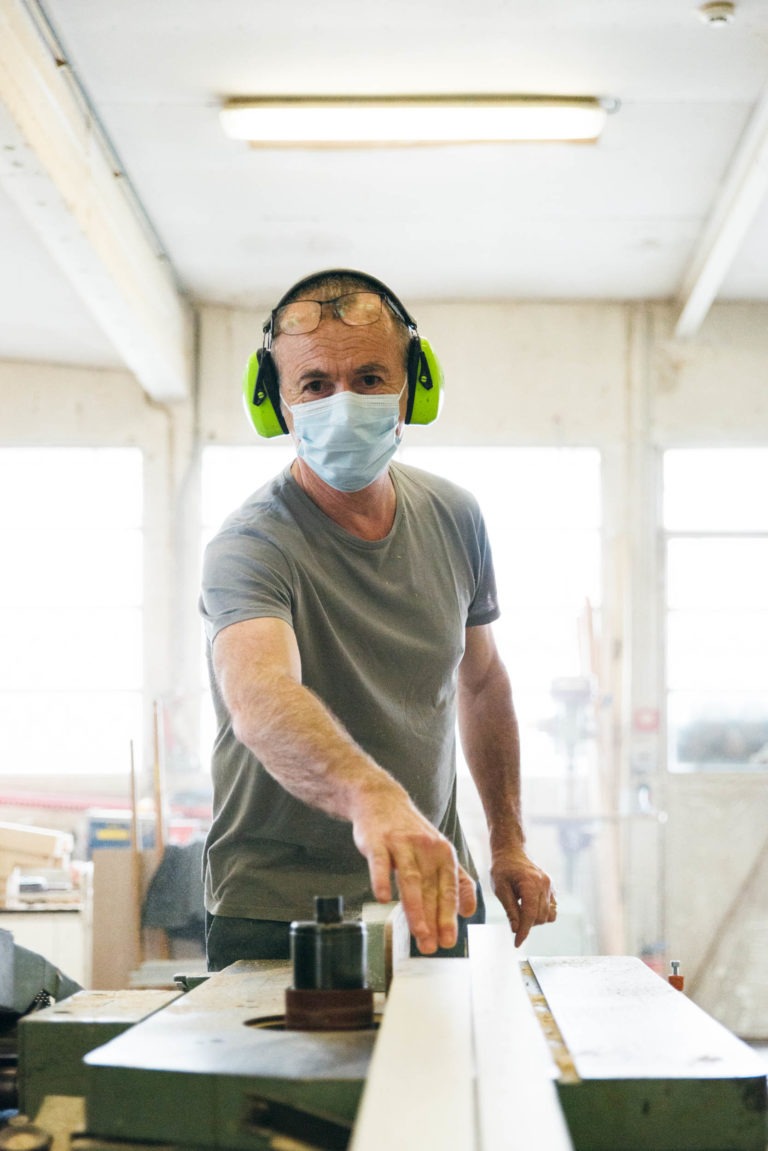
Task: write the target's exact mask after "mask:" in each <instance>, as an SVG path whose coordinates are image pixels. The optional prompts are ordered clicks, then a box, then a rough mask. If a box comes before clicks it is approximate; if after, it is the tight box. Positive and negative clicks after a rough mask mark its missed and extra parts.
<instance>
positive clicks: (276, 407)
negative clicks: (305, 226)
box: [243, 268, 443, 438]
mask: <svg viewBox="0 0 768 1151" xmlns="http://www.w3.org/2000/svg"><path fill="white" fill-rule="evenodd" d="M326 276H339V277H345V276H354V277H355V278H356V279H359V280H361V281H363V282H364V283H366V284H370V285H371V287H372V288H373V289H374V290H375V291H377V292H380V293H381V294H382V295H383V296H384V299H385V300H386V302H387V304H388V305H389V306H390V308H391V309H392V310H393V312H394V313H395V315H396V316H398V318H399V319H400V320H402V322H403V323H404V324H405V326H406V327H407V328H408V331H409V333H410V345H409V348H408V404H407V407H406V411H405V422H406V423H407V424H431V423H432V422H433V420H436V419H437V417H438V414H439V411H440V407H441V403H442V398H443V369H442V368H441V367H440V363H439V361H438V359H437V357H436V356H435V354H434V352H433V351H432V348H431V347H430V345H429V342H428V341H427V340H425V339H422V338H421V337H420V336H419V333H418V331H417V329H416V321H415V320H414V319H413V318H412V317H411V316H410V315H409V314H408V312H407V311H406V310H405V308H404V307H403V305H402V304H401V303H400V301H399V300H398V298H397V296H396V295H395V294H394V293H393V292H391V291H390V290H389V288H388V287H387V286H386V285H385V284H383V283H382V282H381V280H377V279H375V277H373V276H369V275H367V274H366V273H364V272H353V271H350V270H349V269H346V268H340V269H331V270H329V271H328V272H317V273H314V274H313V275H311V276H306V277H305V278H304V279H303V280H299V282H298V283H297V284H294V285H293V287H292V288H290V289H289V290H288V291H287V292H286V293H285V295H284V296H283V297H282V299H281V300H280V301H279V302H278V304H277V305H276V306H275V308H274V310H273V311H272V314H271V315H270V318H269V319H268V320H267V322H266V323H265V325H264V343H263V345H262V347H261V348H259V350H258V352H254V353H253V355H252V356H251V357H250V358H249V360H248V363H247V365H246V368H245V373H244V375H243V402H244V405H245V410H246V413H247V415H248V419H249V420H250V422H251V423H252V425H253V427H254V428H255V429H256V431H257V432H258V434H259V435H260V436H265V437H267V438H271V437H272V436H281V435H285V434H286V433H287V432H288V427H287V425H286V422H285V420H284V419H283V414H282V412H281V411H280V388H279V384H278V379H277V370H276V368H275V361H274V359H273V357H272V351H271V349H272V336H273V324H274V319H275V314H276V312H277V311H278V309H279V308H281V307H282V305H283V304H284V303H286V302H287V301H288V300H289V299H291V298H292V297H293V296H294V294H295V293H297V292H299V291H300V290H301V289H302V287H303V286H304V285H305V284H306V285H310V284H311V283H313V282H314V281H315V280H317V279H318V278H319V277H323V278H324V277H326Z"/></svg>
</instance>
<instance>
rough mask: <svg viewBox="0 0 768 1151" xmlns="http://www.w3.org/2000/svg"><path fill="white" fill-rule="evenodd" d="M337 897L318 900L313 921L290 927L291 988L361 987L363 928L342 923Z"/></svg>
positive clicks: (341, 907)
mask: <svg viewBox="0 0 768 1151" xmlns="http://www.w3.org/2000/svg"><path fill="white" fill-rule="evenodd" d="M343 911H344V900H343V898H342V897H341V896H340V895H336V896H318V897H317V898H316V899H315V916H316V918H315V919H313V920H312V919H310V920H297V921H295V922H293V923H292V924H291V959H292V961H293V986H294V987H295V988H297V989H309V988H312V989H315V990H321V989H322V990H326V991H341V990H346V989H349V988H359V987H365V985H366V979H365V976H366V959H367V946H366V944H367V941H366V930H365V924H363V923H359V922H353V921H346V922H345V921H344V919H343Z"/></svg>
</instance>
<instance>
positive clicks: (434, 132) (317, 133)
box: [221, 96, 612, 146]
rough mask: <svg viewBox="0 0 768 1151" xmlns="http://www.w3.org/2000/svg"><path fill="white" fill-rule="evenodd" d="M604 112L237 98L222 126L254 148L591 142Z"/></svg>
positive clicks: (570, 106) (516, 104) (514, 100)
mask: <svg viewBox="0 0 768 1151" xmlns="http://www.w3.org/2000/svg"><path fill="white" fill-rule="evenodd" d="M610 110H612V106H611V102H609V101H606V100H601V99H599V98H597V97H592V96H413V97H407V96H397V97H395V96H392V97H385V96H363V97H342V96H302V97H282V98H280V97H253V98H251V97H238V98H236V99H233V100H229V101H227V103H226V104H225V105H224V107H223V108H222V110H221V123H222V127H223V129H224V131H225V132H226V133H227V135H228V136H232V137H233V138H234V139H239V140H247V141H249V142H250V143H252V144H256V145H259V144H261V145H310V146H316V145H326V146H333V145H350V144H448V143H479V142H488V143H494V142H498V143H503V142H508V141H584V142H593V141H595V140H596V139H597V138H598V137H599V135H600V132H601V131H602V128H603V125H604V123H605V119H606V115H607V113H608V111H610Z"/></svg>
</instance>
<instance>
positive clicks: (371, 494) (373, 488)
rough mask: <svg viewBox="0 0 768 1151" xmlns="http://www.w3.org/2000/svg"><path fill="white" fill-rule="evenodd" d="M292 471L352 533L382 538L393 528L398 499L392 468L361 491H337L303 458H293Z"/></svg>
mask: <svg viewBox="0 0 768 1151" xmlns="http://www.w3.org/2000/svg"><path fill="white" fill-rule="evenodd" d="M291 475H292V476H293V478H294V479H295V480H296V483H297V484H298V485H299V487H300V488H301V489H302V490H303V491H304V492H306V494H307V495H308V496H309V498H310V499H311V500H312V502H313V503H314V504H317V506H318V507H319V508H320V510H321V511H322V512H324V513H325V515H327V516H328V518H329V519H332V520H333V521H334V523H337V524H338V525H339V527H342V528H344V530H345V531H347V532H349V533H350V534H351V535H353V536H357V537H358V538H359V539H363V540H380V539H384V537H385V536H386V535H388V534H389V532H390V531H391V530H392V524H393V523H394V521H395V510H396V507H397V499H396V496H395V488H394V485H393V483H392V479H391V477H390V474H389V468H387V470H386V471H385V472H383V473H382V474H381V475H380V476H379V478H378V479H376V480H374V481H373V483H372V484H369V485H368V487H367V488H363V490H362V491H359V492H339V491H337V490H336V489H335V488H332V487H330V485H329V484H327V483H326V482H325V480H321V479H320V477H319V476H318V475H317V474H316V473H315V472H313V471H312V469H311V468H310V467H307V465H306V463H305V462H304V460H302V459H299V458H297V459H295V460H294V461H293V464H292V466H291Z"/></svg>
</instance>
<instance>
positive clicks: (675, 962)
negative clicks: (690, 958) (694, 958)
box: [669, 959, 680, 975]
mask: <svg viewBox="0 0 768 1151" xmlns="http://www.w3.org/2000/svg"><path fill="white" fill-rule="evenodd" d="M669 966H670V967H671V968H672V974H673V975H677V973H678V972H679V970H680V960H679V959H671V960H670V963H669Z"/></svg>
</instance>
